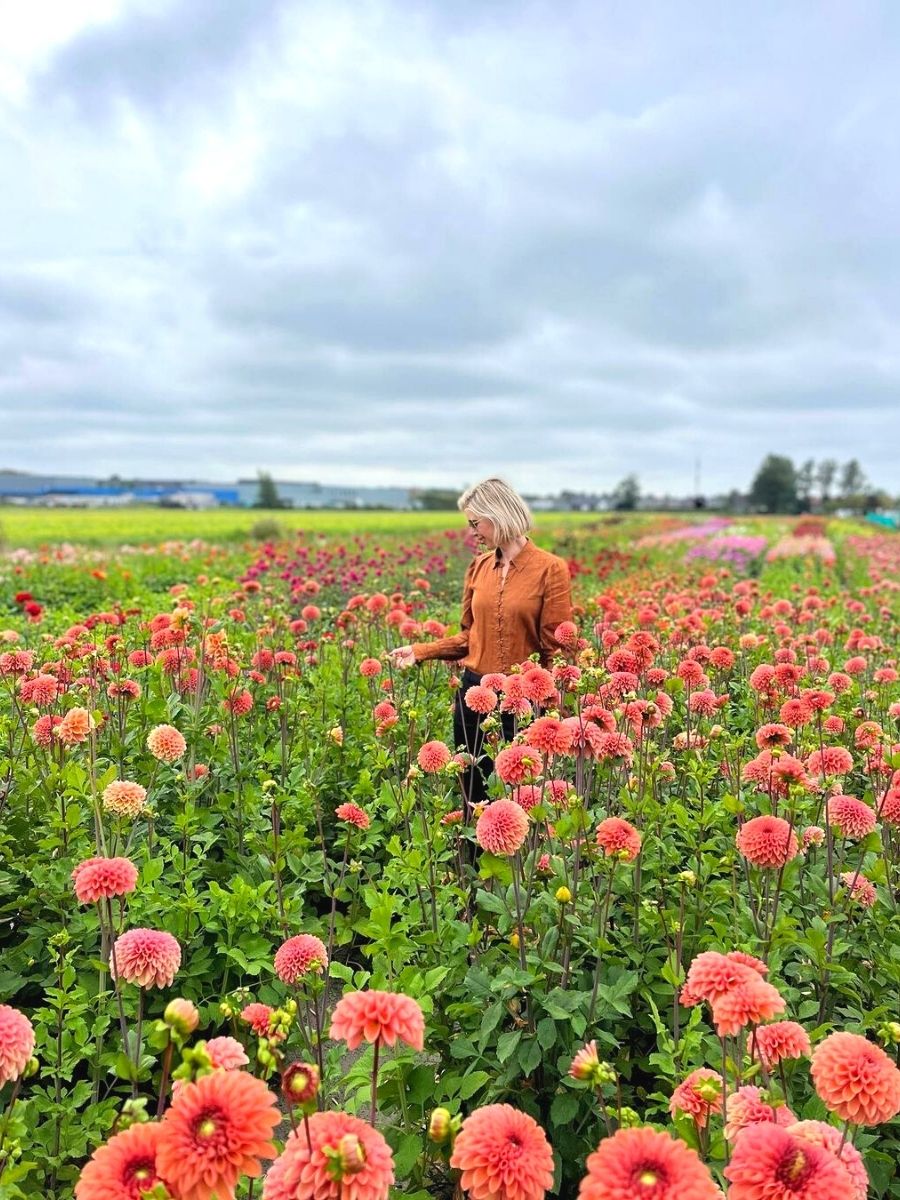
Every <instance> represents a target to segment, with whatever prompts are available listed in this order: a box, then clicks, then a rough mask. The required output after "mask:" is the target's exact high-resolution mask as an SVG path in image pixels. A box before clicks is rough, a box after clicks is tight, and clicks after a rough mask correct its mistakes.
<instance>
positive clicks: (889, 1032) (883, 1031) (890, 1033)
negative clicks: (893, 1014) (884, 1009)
mask: <svg viewBox="0 0 900 1200" xmlns="http://www.w3.org/2000/svg"><path fill="white" fill-rule="evenodd" d="M878 1036H879V1037H880V1038H881V1040H882V1041H883V1042H887V1043H889V1044H890V1045H893V1046H900V1021H886V1022H885V1023H884V1025H882V1026H881V1027H880V1029H879V1030H878Z"/></svg>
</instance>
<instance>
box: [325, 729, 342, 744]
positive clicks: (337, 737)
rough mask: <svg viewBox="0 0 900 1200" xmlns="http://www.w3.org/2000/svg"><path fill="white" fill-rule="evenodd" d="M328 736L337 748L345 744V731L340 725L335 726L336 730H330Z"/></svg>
mask: <svg viewBox="0 0 900 1200" xmlns="http://www.w3.org/2000/svg"><path fill="white" fill-rule="evenodd" d="M328 736H329V738H330V739H331V740H332V741H333V742H334V744H335V745H336V746H343V744H344V731H343V729H342V728H341V726H340V725H335V726H334V728H332V729H329V730H328Z"/></svg>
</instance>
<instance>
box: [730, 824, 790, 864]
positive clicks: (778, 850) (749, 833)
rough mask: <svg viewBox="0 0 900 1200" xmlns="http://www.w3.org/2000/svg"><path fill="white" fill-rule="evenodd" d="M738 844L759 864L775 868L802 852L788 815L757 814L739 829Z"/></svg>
mask: <svg viewBox="0 0 900 1200" xmlns="http://www.w3.org/2000/svg"><path fill="white" fill-rule="evenodd" d="M735 844H736V846H737V848H738V850H740V852H741V854H743V856H744V858H746V859H747V860H748V861H749V862H751V863H753V865H754V866H756V867H763V868H765V869H767V870H774V869H775V868H778V867H783V866H784V865H785V863H787V862H789V861H790V860H791V859H792V858H796V857H797V855H798V854H799V853H800V844H799V842H798V841H797V835H796V834H795V833H794V831H793V829H792V828H791V826H790V825H789V824H788V822H787V821H786V820H785V819H784V817H772V816H763V817H753V818H752V819H751V820H749V821H745V822H744V824H743V825H742V826H741V827H740V829H739V830H738V832H737V837H736V838H735Z"/></svg>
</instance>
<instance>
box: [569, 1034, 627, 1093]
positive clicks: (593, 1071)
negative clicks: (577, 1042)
mask: <svg viewBox="0 0 900 1200" xmlns="http://www.w3.org/2000/svg"><path fill="white" fill-rule="evenodd" d="M569 1074H570V1075H571V1077H572V1078H573V1079H577V1080H579V1081H580V1082H581V1083H589V1084H590V1085H591V1086H592V1087H602V1086H603V1085H604V1084H605V1083H615V1081H616V1072H615V1070H614V1068H613V1067H611V1066H610V1065H609V1063H607V1062H601V1061H600V1058H599V1056H598V1054H597V1043H596V1042H594V1041H590V1042H588V1043H587V1045H586V1046H582V1048H581V1049H580V1050H579V1051H578V1053H577V1054H576V1055H575V1057H574V1058H573V1059H572V1065H571V1066H570V1067H569Z"/></svg>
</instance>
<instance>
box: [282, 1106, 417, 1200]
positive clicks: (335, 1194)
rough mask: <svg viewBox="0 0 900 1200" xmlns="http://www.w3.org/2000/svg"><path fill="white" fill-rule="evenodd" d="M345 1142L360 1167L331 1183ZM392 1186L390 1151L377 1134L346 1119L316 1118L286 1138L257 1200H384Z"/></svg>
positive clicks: (323, 1115)
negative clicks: (352, 1143) (353, 1145)
mask: <svg viewBox="0 0 900 1200" xmlns="http://www.w3.org/2000/svg"><path fill="white" fill-rule="evenodd" d="M307 1130H308V1131H309V1141H308V1142H307V1139H306V1131H307ZM347 1137H352V1138H355V1139H356V1142H357V1145H358V1154H359V1157H360V1158H361V1159H362V1165H361V1167H360V1169H359V1170H358V1171H356V1172H354V1173H352V1174H351V1173H347V1174H345V1175H344V1176H343V1178H342V1179H336V1178H335V1170H334V1162H335V1159H337V1158H339V1151H340V1148H341V1144H342V1142H343V1141H344V1139H345V1138H347ZM393 1182H394V1160H393V1157H392V1155H391V1150H390V1147H389V1146H388V1144H387V1142H386V1141H385V1140H384V1138H383V1137H382V1135H381V1134H380V1133H379V1132H378V1130H377V1129H373V1128H372V1126H371V1125H368V1124H367V1123H366V1122H365V1121H362V1120H360V1118H359V1117H352V1116H350V1115H349V1114H348V1113H342V1112H316V1113H313V1114H312V1115H311V1116H310V1117H309V1119H308V1122H307V1124H306V1127H305V1128H304V1129H298V1130H296V1131H295V1132H294V1133H292V1134H291V1135H290V1136H289V1137H288V1139H287V1142H286V1143H285V1146H284V1150H283V1152H282V1153H281V1155H280V1156H279V1158H277V1159H276V1160H275V1162H274V1163H273V1164H272V1166H271V1167H270V1168H269V1170H268V1173H267V1174H266V1179H265V1183H264V1184H263V1191H262V1200H387V1198H388V1194H389V1193H390V1189H391V1185H392V1184H393Z"/></svg>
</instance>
